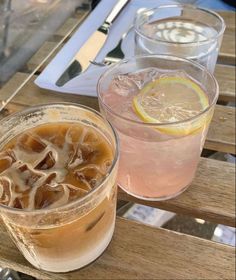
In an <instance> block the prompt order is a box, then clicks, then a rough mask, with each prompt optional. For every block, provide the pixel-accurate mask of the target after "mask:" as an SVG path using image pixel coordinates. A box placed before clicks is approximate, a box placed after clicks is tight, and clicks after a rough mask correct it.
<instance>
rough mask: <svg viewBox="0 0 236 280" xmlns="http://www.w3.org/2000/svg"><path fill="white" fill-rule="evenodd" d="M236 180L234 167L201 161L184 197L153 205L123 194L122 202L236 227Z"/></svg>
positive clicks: (205, 160)
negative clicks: (131, 202)
mask: <svg viewBox="0 0 236 280" xmlns="http://www.w3.org/2000/svg"><path fill="white" fill-rule="evenodd" d="M234 178H235V165H234V164H230V163H228V162H223V161H218V160H213V159H206V158H201V161H200V164H199V167H198V170H197V174H196V177H195V179H194V181H193V182H192V184H191V185H190V187H189V188H188V189H187V190H186V191H185V192H184V193H183V194H181V195H180V196H178V197H176V198H174V199H170V200H167V201H161V202H152V201H143V200H142V201H141V200H139V199H137V198H135V197H132V196H130V195H128V194H126V193H125V192H124V191H120V192H119V199H121V200H126V201H133V202H136V203H140V204H145V205H149V206H152V207H158V208H161V209H164V210H168V211H172V212H176V213H182V214H188V215H192V216H193V217H197V218H202V219H206V220H209V221H212V222H215V223H220V224H225V225H229V226H235V180H234Z"/></svg>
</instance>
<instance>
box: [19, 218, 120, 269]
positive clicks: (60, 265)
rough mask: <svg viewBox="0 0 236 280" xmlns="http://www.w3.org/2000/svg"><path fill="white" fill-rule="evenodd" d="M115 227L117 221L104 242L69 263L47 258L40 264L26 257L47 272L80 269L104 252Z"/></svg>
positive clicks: (25, 255)
mask: <svg viewBox="0 0 236 280" xmlns="http://www.w3.org/2000/svg"><path fill="white" fill-rule="evenodd" d="M114 229H115V221H114V223H113V225H112V227H111V229H110V230H109V232H108V233H107V234H106V236H105V237H104V240H102V242H100V244H98V246H96V248H92V249H91V250H90V251H89V252H87V255H83V256H79V257H78V258H77V259H76V258H74V259H73V261H71V260H70V261H68V262H67V263H66V262H64V261H60V260H57V261H56V262H54V263H50V261H47V260H45V262H44V264H42V262H41V263H40V264H39V263H38V262H36V261H35V260H34V259H33V258H32V257H31V256H30V255H29V254H26V253H25V254H24V257H25V258H26V259H27V260H28V262H29V263H31V265H33V266H34V267H36V268H37V269H40V270H44V271H47V272H53V273H66V272H71V271H74V270H78V269H81V268H83V267H85V266H87V265H89V264H90V263H92V262H94V261H95V260H96V259H98V258H99V257H100V256H101V255H102V254H103V253H104V251H105V250H106V248H107V247H108V245H109V244H110V242H111V240H112V236H113V233H114Z"/></svg>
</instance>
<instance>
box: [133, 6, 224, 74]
mask: <svg viewBox="0 0 236 280" xmlns="http://www.w3.org/2000/svg"><path fill="white" fill-rule="evenodd" d="M224 30H225V23H224V20H223V18H222V17H221V16H219V15H218V14H217V13H215V12H213V11H210V10H206V9H203V8H198V7H195V6H191V5H169V6H160V7H157V8H154V9H150V10H144V11H142V12H140V13H138V14H137V17H136V19H135V48H136V54H166V55H174V56H181V57H184V58H187V59H192V60H194V61H196V62H198V63H200V64H202V65H203V66H205V67H206V68H207V69H208V70H209V71H210V72H211V73H213V72H214V69H215V65H216V61H217V56H218V52H219V49H220V46H221V41H222V37H223V33H224Z"/></svg>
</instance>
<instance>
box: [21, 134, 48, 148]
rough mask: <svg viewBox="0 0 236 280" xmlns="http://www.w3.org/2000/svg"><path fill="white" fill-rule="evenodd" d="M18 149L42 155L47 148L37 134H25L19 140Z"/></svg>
mask: <svg viewBox="0 0 236 280" xmlns="http://www.w3.org/2000/svg"><path fill="white" fill-rule="evenodd" d="M17 147H19V148H20V149H23V150H25V151H27V152H37V153H40V152H42V151H43V150H44V149H45V148H46V144H45V143H44V142H43V141H42V140H41V139H40V137H39V136H37V135H36V134H30V133H24V134H23V135H21V136H20V137H19V138H18V140H17Z"/></svg>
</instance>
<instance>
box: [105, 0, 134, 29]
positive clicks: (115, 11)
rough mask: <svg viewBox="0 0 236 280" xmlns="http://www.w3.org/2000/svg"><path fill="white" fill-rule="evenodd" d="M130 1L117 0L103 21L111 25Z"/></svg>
mask: <svg viewBox="0 0 236 280" xmlns="http://www.w3.org/2000/svg"><path fill="white" fill-rule="evenodd" d="M129 2H130V0H119V1H118V3H117V4H116V5H115V6H114V8H113V9H112V11H111V12H110V14H109V15H108V17H107V18H106V20H105V22H106V23H108V24H109V25H111V24H112V23H113V22H114V21H115V19H116V18H117V16H118V15H119V14H120V12H121V11H122V10H123V8H124V7H125V6H126V5H127V4H128V3H129Z"/></svg>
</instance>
